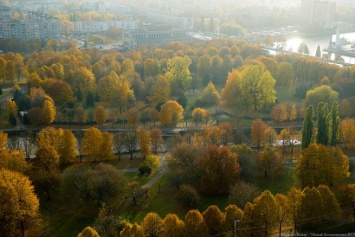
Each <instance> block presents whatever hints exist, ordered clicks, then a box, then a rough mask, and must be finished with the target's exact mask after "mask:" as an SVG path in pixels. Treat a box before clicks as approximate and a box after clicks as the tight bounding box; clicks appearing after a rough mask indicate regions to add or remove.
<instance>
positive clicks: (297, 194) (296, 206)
mask: <svg viewBox="0 0 355 237" xmlns="http://www.w3.org/2000/svg"><path fill="white" fill-rule="evenodd" d="M302 196H303V192H302V191H301V190H299V189H297V188H295V187H292V188H291V189H290V191H288V193H287V198H288V200H289V207H290V212H291V215H292V217H291V220H292V222H293V223H292V224H293V228H294V229H295V231H298V223H299V220H300V218H301V217H300V212H301V211H300V210H301V199H302Z"/></svg>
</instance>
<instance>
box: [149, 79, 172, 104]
mask: <svg viewBox="0 0 355 237" xmlns="http://www.w3.org/2000/svg"><path fill="white" fill-rule="evenodd" d="M169 97H170V82H169V80H168V78H167V77H166V76H163V75H161V74H159V75H158V76H157V77H156V79H155V80H154V83H153V85H152V87H151V89H150V91H149V95H148V97H147V99H148V102H149V104H150V105H152V106H156V105H158V104H160V103H164V102H166V101H168V100H169Z"/></svg>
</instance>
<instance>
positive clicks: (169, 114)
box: [159, 100, 184, 125]
mask: <svg viewBox="0 0 355 237" xmlns="http://www.w3.org/2000/svg"><path fill="white" fill-rule="evenodd" d="M183 112H184V109H183V108H182V106H181V105H180V104H179V103H178V102H176V101H174V100H169V101H168V102H166V103H165V104H163V106H162V107H161V110H160V114H159V118H160V122H161V124H162V125H176V124H177V121H179V120H180V119H182V118H183Z"/></svg>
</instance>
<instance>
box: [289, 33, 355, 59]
mask: <svg viewBox="0 0 355 237" xmlns="http://www.w3.org/2000/svg"><path fill="white" fill-rule="evenodd" d="M331 37H332V42H333V43H335V40H336V35H335V34H334V35H332V36H320V37H304V38H301V37H292V38H290V39H288V40H287V41H286V45H285V49H286V50H287V51H292V52H297V51H298V47H299V46H300V44H301V43H302V42H304V43H305V44H306V45H307V46H308V49H309V55H312V56H315V54H316V51H317V47H318V46H320V49H321V51H322V55H323V53H326V52H324V51H323V50H324V49H327V48H328V46H329V41H330V38H331ZM342 38H343V39H346V41H348V42H352V43H355V33H346V34H340V39H342ZM343 58H344V61H345V62H346V63H350V64H355V58H350V57H345V56H343Z"/></svg>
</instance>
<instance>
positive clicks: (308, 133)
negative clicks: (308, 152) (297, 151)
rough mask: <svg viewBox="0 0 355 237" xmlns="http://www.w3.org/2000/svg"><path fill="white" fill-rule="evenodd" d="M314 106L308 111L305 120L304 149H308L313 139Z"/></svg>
mask: <svg viewBox="0 0 355 237" xmlns="http://www.w3.org/2000/svg"><path fill="white" fill-rule="evenodd" d="M313 129H314V124H313V106H312V105H310V106H308V107H307V109H306V114H305V116H304V119H303V128H302V149H305V148H307V147H308V146H309V145H310V144H311V142H312V137H313Z"/></svg>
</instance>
